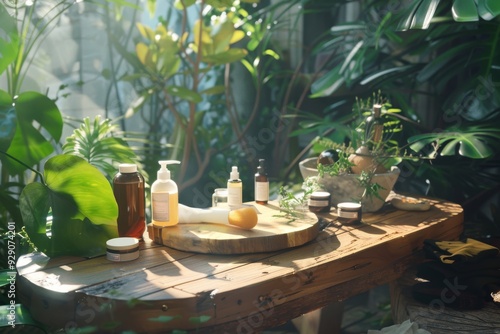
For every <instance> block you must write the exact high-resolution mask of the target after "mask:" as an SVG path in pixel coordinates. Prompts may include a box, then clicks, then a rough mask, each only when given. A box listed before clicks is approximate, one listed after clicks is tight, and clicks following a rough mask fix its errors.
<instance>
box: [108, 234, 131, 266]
mask: <svg viewBox="0 0 500 334" xmlns="http://www.w3.org/2000/svg"><path fill="white" fill-rule="evenodd" d="M138 257H139V239H136V238H130V237H122V238H114V239H109V240H108V241H106V258H107V259H108V260H110V261H115V262H122V261H131V260H135V259H137V258H138Z"/></svg>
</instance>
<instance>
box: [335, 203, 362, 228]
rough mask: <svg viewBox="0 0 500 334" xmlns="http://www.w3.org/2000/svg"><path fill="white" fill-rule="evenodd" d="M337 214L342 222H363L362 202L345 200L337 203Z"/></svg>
mask: <svg viewBox="0 0 500 334" xmlns="http://www.w3.org/2000/svg"><path fill="white" fill-rule="evenodd" d="M337 216H338V219H339V221H340V222H341V223H342V224H359V223H361V217H362V207H361V204H360V203H355V202H343V203H339V204H337Z"/></svg>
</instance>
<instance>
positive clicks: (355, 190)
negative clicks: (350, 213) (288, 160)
mask: <svg viewBox="0 0 500 334" xmlns="http://www.w3.org/2000/svg"><path fill="white" fill-rule="evenodd" d="M316 166H317V158H309V159H305V160H303V161H301V162H300V163H299V168H300V173H301V174H302V177H303V178H304V180H305V179H306V178H308V177H312V176H318V169H317V168H316ZM399 173H400V170H399V168H398V167H395V166H393V167H392V168H391V171H389V172H387V173H381V174H375V175H374V176H373V178H372V182H373V183H378V184H379V185H380V186H381V187H382V188H381V189H379V193H378V194H379V196H380V197H381V198H382V199H380V198H378V197H376V196H371V197H366V198H363V200H362V201H361V205H362V208H363V212H376V211H378V210H380V209H381V208H382V206H383V205H384V203H385V200H386V199H387V197H388V196H389V194H390V192H391V190H392V188H393V187H394V184H396V181H397V179H398V177H399ZM358 177H359V175H356V174H346V175H340V176H329V175H325V176H324V177H318V183H319V184H320V185H322V186H323V188H324V189H325V190H326V191H328V192H329V193H330V194H331V196H332V205H333V206H336V205H337V204H338V203H341V202H353V201H354V202H359V200H360V198H361V196H362V195H363V192H364V191H365V189H364V187H362V186H361V185H360V184H359V181H358Z"/></svg>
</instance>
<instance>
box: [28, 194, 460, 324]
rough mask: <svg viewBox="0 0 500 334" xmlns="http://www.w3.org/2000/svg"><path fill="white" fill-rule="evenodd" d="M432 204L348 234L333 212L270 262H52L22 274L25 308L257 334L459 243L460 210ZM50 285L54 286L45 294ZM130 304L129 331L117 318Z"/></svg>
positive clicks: (171, 253)
mask: <svg viewBox="0 0 500 334" xmlns="http://www.w3.org/2000/svg"><path fill="white" fill-rule="evenodd" d="M432 204H433V205H432V208H431V210H429V211H425V212H408V211H399V210H395V209H393V208H392V207H390V206H388V207H386V208H384V210H382V211H380V212H378V213H374V214H364V215H363V223H362V224H359V225H356V226H344V225H341V224H339V223H338V222H337V221H336V216H335V214H334V212H332V213H331V214H325V215H322V219H324V220H326V221H327V222H329V225H328V226H327V227H326V228H324V229H322V230H321V231H320V232H319V233H318V235H317V237H316V238H315V239H314V240H312V241H310V242H308V243H306V244H304V245H302V246H300V247H294V248H292V249H283V250H279V251H274V252H265V253H248V254H238V255H209V254H198V253H192V252H183V251H179V250H175V249H172V248H169V247H164V246H157V245H155V244H154V243H152V242H151V240H149V239H148V238H147V236H146V240H145V242H144V244H143V249H142V250H141V254H140V258H139V259H137V260H135V261H132V262H123V263H113V262H109V261H106V260H105V259H104V258H96V259H89V260H85V261H69V262H68V264H65V263H64V261H61V259H58V260H55V259H54V260H53V261H52V260H51V261H49V264H50V263H57V264H56V265H47V266H46V267H43V266H40V268H38V269H37V270H35V271H27V272H26V273H25V274H23V275H22V279H21V280H20V282H21V285H27V286H29V287H30V291H31V292H30V294H31V295H30V296H29V298H27V297H26V302H27V303H28V304H30V303H31V304H32V305H47V301H48V300H50V303H49V307H48V308H47V307H45V309H44V311H43V312H41V313H40V314H39V318H41V319H43V320H44V321H49V320H50V321H52V322H53V323H57V321H56V320H57V319H56V315H57V314H58V313H57V310H58V307H61V305H62V303H59V304H58V303H57V300H58V298H61V297H64V298H65V303H66V304H65V305H66V307H67V300H73V303H74V305H73V306H74V308H75V309H79V308H83V309H86V308H91V309H92V310H97V309H99V310H100V309H101V308H103V309H104V308H105V305H109V304H111V305H113V308H111V309H109V308H107V309H106V310H108V311H106V312H104V311H95V312H94V313H93V318H92V319H93V320H92V321H91V322H90V323H91V324H100V325H102V324H105V323H106V322H108V321H110V317H112V318H113V319H114V320H115V321H116V320H117V319H119V321H118V322H119V323H120V327H118V328H121V329H124V328H127V329H131V328H132V329H133V328H134V326H139V325H137V324H141V326H147V328H148V330H149V331H150V332H162V331H165V329H166V328H168V329H183V330H189V329H191V330H193V329H198V330H199V331H200V332H217V330H228V332H234V330H237V329H238V327H239V328H240V329H241V330H243V329H242V328H244V327H245V328H246V327H248V326H249V327H248V328H251V329H252V330H255V331H257V330H259V329H262V328H266V327H268V326H275V325H277V324H279V323H282V322H285V321H286V320H289V319H290V318H291V317H296V316H299V315H301V314H303V313H304V312H307V311H311V310H314V309H316V308H319V307H321V306H324V305H326V304H327V303H328V302H331V301H333V300H343V299H346V298H349V297H350V296H352V295H354V294H357V293H360V292H363V291H366V290H368V289H370V288H372V287H374V286H376V285H380V284H385V283H388V282H390V281H391V280H393V279H395V278H397V277H398V276H399V275H400V274H401V273H402V271H403V270H404V269H405V268H406V267H407V263H408V261H409V260H408V259H409V258H411V257H412V255H413V254H414V253H415V252H416V251H417V250H418V249H420V248H421V246H422V243H423V240H425V239H427V238H435V239H441V240H451V239H455V238H457V237H458V236H459V235H460V233H461V231H462V221H463V216H462V209H461V208H460V206H458V205H456V204H453V203H446V202H443V201H439V200H434V201H432ZM54 277H58V279H57V280H58V282H59V283H60V284H59V285H58V284H54V285H52V286H51V285H47V284H46V285H45V286H44V285H43V282H44V280H45V281H46V280H47V279H48V278H52V279H53V278H54ZM36 287H39V288H40V289H37V288H36ZM20 288H22V287H20ZM39 290H40V291H39ZM41 291H43V294H42V293H41ZM131 301H135V302H133V303H132V304H133V305H134V307H133V308H134V317H133V321H132V320H131V319H130V317H128V318H127V317H126V316H125V315H126V314H128V313H127V311H126V310H127V308H130V307H131V306H130V303H131ZM98 306H99V307H98ZM112 310H115V311H112ZM118 310H121V311H123V312H122V313H120V312H118ZM68 312H69V311H68ZM88 319H89V317H88V316H85V313H83V312H74V314H73V319H72V321H74V323H76V324H78V326H84V325H86V324H87V325H88V324H89V320H88ZM152 319H155V320H152ZM59 324H60V321H59ZM134 324H136V325H134ZM60 325H61V324H60ZM62 325H64V324H62ZM230 328H231V329H232V330H229V329H230ZM135 329H136V330H138V331H140V328H135ZM202 329H203V330H202Z"/></svg>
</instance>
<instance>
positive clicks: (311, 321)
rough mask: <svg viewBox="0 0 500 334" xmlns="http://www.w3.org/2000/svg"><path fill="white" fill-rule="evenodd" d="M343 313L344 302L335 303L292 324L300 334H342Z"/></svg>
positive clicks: (295, 320)
mask: <svg viewBox="0 0 500 334" xmlns="http://www.w3.org/2000/svg"><path fill="white" fill-rule="evenodd" d="M343 311H344V303H343V302H333V303H330V304H328V305H326V306H325V307H323V308H320V309H317V310H315V311H312V312H309V313H306V314H304V315H302V316H300V317H298V318H296V319H293V320H292V322H293V324H294V325H295V327H296V328H297V330H298V331H299V333H311V334H337V333H340V329H341V325H342V316H343Z"/></svg>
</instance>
